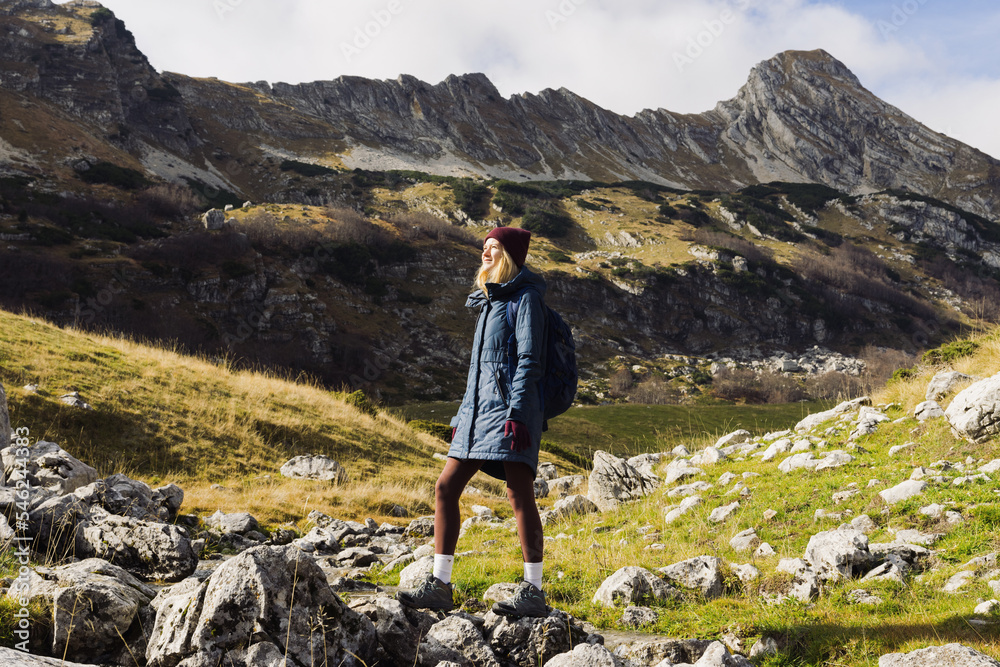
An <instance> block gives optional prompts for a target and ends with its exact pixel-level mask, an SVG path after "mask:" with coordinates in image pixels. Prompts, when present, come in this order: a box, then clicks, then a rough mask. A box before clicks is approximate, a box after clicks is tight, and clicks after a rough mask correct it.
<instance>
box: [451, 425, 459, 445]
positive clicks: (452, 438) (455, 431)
mask: <svg viewBox="0 0 1000 667" xmlns="http://www.w3.org/2000/svg"><path fill="white" fill-rule="evenodd" d="M456 433H458V427H457V426H456V427H454V428H452V429H451V440H452V442H454V441H455V434H456Z"/></svg>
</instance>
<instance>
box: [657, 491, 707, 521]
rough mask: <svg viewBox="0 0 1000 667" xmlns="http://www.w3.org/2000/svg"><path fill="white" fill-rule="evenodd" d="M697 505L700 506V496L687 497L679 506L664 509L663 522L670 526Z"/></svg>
mask: <svg viewBox="0 0 1000 667" xmlns="http://www.w3.org/2000/svg"><path fill="white" fill-rule="evenodd" d="M698 505H701V496H688V497H687V498H685V499H684V500H682V501H681V504H680V505H677V506H673V507H668V508H666V509H665V510H664V514H663V521H664V522H665V523H666V524H671V523H673V522H674V521H677V519H679V518H681V517H682V516H684V515H685V514H687V513H688V512H689V511H691V510H692V509H694V508H695V507H697V506H698Z"/></svg>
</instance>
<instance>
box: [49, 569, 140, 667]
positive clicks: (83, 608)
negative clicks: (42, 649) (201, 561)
mask: <svg viewBox="0 0 1000 667" xmlns="http://www.w3.org/2000/svg"><path fill="white" fill-rule="evenodd" d="M38 574H39V575H40V578H39V579H37V580H33V581H32V585H31V597H32V598H43V599H44V600H45V601H46V603H47V606H49V607H50V608H51V609H52V631H51V636H52V649H51V650H52V655H71V656H73V658H74V659H77V660H87V661H88V662H99V661H104V660H107V659H108V658H109V656H114V655H118V654H122V655H127V654H128V649H129V648H132V649H133V650H135V648H136V647H142V648H145V641H144V635H143V630H142V628H143V627H144V625H146V626H148V625H150V624H152V622H153V611H152V609H150V607H149V603H150V601H151V600H152V599H153V598H154V597H156V591H155V590H153V589H152V588H150V587H149V586H146V585H145V584H143V583H142V582H140V581H139V580H138V579H136V578H135V577H133V576H132V575H131V574H129V573H128V572H126V571H125V570H124V569H122V568H120V567H118V566H117V565H112V564H111V563H109V562H107V561H105V560H101V559H98V558H90V559H87V560H83V561H79V562H77V563H73V564H70V565H62V566H59V567H55V568H52V569H48V568H40V569H39V570H38Z"/></svg>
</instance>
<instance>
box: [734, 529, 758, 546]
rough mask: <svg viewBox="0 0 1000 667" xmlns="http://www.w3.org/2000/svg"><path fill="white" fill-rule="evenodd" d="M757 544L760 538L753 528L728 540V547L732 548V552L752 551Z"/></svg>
mask: <svg viewBox="0 0 1000 667" xmlns="http://www.w3.org/2000/svg"><path fill="white" fill-rule="evenodd" d="M759 544H760V538H759V537H757V531H756V530H755V529H753V528H747V529H746V530H744V531H743V532H741V533H737V534H736V535H735V536H733V539H731V540H729V546H730V547H732V549H733V551H753V550H754V549H756V548H757V546H758V545H759Z"/></svg>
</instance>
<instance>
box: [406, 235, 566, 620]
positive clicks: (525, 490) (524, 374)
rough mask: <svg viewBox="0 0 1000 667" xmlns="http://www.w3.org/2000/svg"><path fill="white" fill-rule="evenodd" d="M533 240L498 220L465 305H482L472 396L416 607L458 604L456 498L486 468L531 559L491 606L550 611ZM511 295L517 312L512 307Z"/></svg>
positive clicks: (458, 427)
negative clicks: (502, 490) (541, 506)
mask: <svg viewBox="0 0 1000 667" xmlns="http://www.w3.org/2000/svg"><path fill="white" fill-rule="evenodd" d="M530 239H531V232H529V231H527V230H525V229H517V228H515V227H497V228H496V229H494V230H493V231H491V232H490V233H489V234H487V235H486V240H485V241H484V243H483V264H482V267H480V269H479V272H478V274H477V276H476V283H475V287H476V289H475V291H474V292H473V293H472V294H471V295H470V296H469V300H468V302H466V304H465V305H466V306H468V307H469V308H476V309H478V310H479V319H478V321H477V323H476V334H475V338H474V339H473V343H472V360H471V362H470V364H469V377H468V381H467V384H466V389H465V398H464V399H463V400H462V406H461V407H460V408H459V410H458V414H457V415H456V416H455V418H454V419H452V421H451V425H452V427H453V431H452V442H451V449H450V450H449V451H448V461H447V463H445V466H444V471H443V472H442V473H441V476H440V477H439V478H438V481H437V485H436V486H435V489H434V491H435V501H436V505H435V510H434V551H435V555H434V571H433V572H432V573H431V574H430V575H428V577H427V579H426V580H425V581H424V582H423V583H422V584H421V585H420V586H418V587H417V588H416V589H415V590H413V591H401V592H400V593H399V594H398V595H397V598H398V599H399V601H400V602H401V603H402V604H404V605H407V606H409V607H415V608H421V609H437V610H449V609H451V608H452V607H453V602H452V587H451V569H452V563H453V561H454V558H455V556H454V554H455V545H456V544H457V542H458V533H459V529H460V526H461V517H460V514H459V506H458V500H459V497H460V496H461V495H462V491H463V490H464V489H465V485H466V484H468V483H469V480H470V479H472V476H473V475H475V474H476V472H477V471H479V470H482V471H483V472H485V473H486V474H488V475H491V476H493V477H496V478H498V479H502V480H505V481H506V482H507V498H508V500H510V504H511V507H512V508H513V510H514V517H515V519H516V521H517V533H518V537H519V538H520V541H521V555H522V556H523V558H524V581H523V582H522V583H521V584H520V586H518V588H517V591H516V592H515V593H514V595H513V597H511V598H510V599H509V600H506V601H504V602H498V603H496V604H495V605H493V611H494V612H495V613H498V614H504V615H507V616H516V617H520V616H546V615H547V614H548V608H547V607H546V605H545V594H544V593H542V590H541V588H542V546H543V543H544V536H543V534H542V522H541V519H540V518H539V516H538V507H537V505H535V490H534V479H535V472H536V469H537V468H538V447H539V443H540V441H541V435H542V406H541V396H540V394H539V384H538V381H539V379H541V375H542V361H543V360H542V354H543V349H544V340H543V336H544V332H545V311H544V307H543V305H542V297H543V296H544V293H545V281H543V280H542V279H541V277H539V276H538V275H536V274H534V273H532V272H531V271H529V270H528V268H527V267H525V266H524V260H525V257H526V256H527V254H528V241H529V240H530ZM512 302H513V303H515V304H517V310H516V314H515V313H511V312H509V311H508V307H507V304H508V303H512ZM511 324H513V325H514V326H513V327H512V326H511ZM515 343H516V344H515ZM512 348H513V349H512ZM510 352H514V355H515V356H509V353H510Z"/></svg>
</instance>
